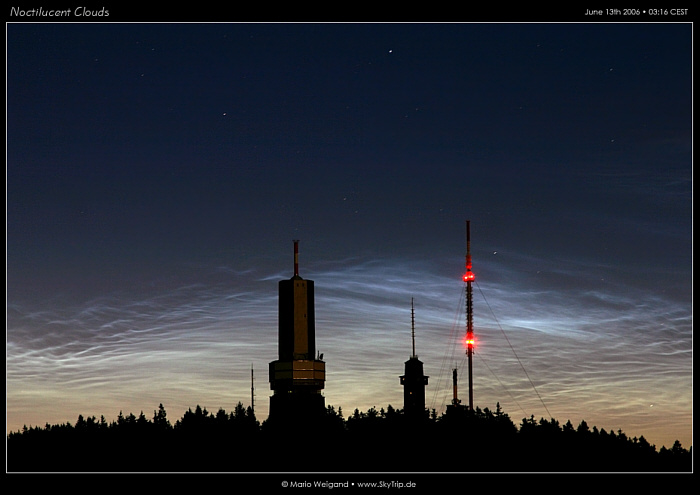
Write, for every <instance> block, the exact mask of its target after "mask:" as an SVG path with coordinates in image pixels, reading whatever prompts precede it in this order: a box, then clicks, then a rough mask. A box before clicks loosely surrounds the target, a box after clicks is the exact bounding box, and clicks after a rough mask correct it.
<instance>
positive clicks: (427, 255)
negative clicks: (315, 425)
mask: <svg viewBox="0 0 700 495" xmlns="http://www.w3.org/2000/svg"><path fill="white" fill-rule="evenodd" d="M691 46H692V25H691V24H662V23H658V24H608V23H605V24H568V23H567V24H498V23H489V24H471V23H440V24H430V23H427V24H411V23H405V24H404V23H401V24H383V23H371V24H364V23H357V24H336V23H334V24H305V23H298V24H266V23H258V24H245V23H210V24H188V23H183V24H149V23H136V24H129V23H126V24H117V23H115V24H70V23H66V24H51V23H47V24H44V23H36V24H34V23H18V24H14V23H10V24H8V25H7V342H6V358H7V363H6V372H7V378H6V385H7V392H6V394H7V397H6V404H7V431H8V432H9V431H17V430H19V429H21V428H22V426H23V425H25V424H26V425H28V426H29V425H34V426H43V425H44V424H45V423H49V424H56V423H63V422H67V421H69V422H71V423H74V422H75V420H76V419H77V417H78V415H79V414H82V415H85V416H92V415H95V416H97V417H98V418H99V417H100V416H101V415H104V416H105V418H106V419H107V420H108V421H110V420H113V419H115V418H116V416H117V415H118V413H119V412H120V411H123V412H124V414H128V413H130V412H133V413H134V414H137V415H138V414H139V412H141V411H143V412H144V414H146V416H148V417H151V416H152V413H153V411H154V410H156V409H157V408H158V405H159V404H160V403H162V404H163V405H164V407H165V408H166V410H167V412H168V416H169V418H170V419H171V420H172V421H175V420H176V419H178V418H180V417H182V414H183V413H184V412H185V411H186V410H187V409H188V408H190V407H192V408H194V407H195V406H196V405H201V406H202V407H206V408H207V409H208V410H209V411H212V412H215V411H216V410H218V409H219V408H223V409H225V410H226V411H232V410H233V409H234V407H235V405H236V404H237V403H238V402H239V401H240V402H242V403H243V404H244V405H245V406H248V405H251V401H252V400H253V398H252V397H251V384H252V386H253V387H254V406H255V412H256V415H257V417H258V419H259V420H261V421H262V420H264V419H265V418H266V417H267V411H268V405H269V396H270V395H271V391H270V389H269V382H268V369H267V367H268V363H269V362H271V361H274V360H275V359H277V282H278V281H279V280H281V279H284V278H290V277H291V276H292V275H293V242H292V241H293V240H294V239H299V240H300V243H299V249H300V275H301V276H302V277H303V278H307V279H310V280H314V282H315V288H316V291H315V292H316V301H315V303H316V342H317V348H318V349H319V351H320V352H322V353H323V354H324V360H325V361H326V363H327V381H326V387H325V390H324V395H325V398H326V404H327V405H332V406H334V407H335V408H336V409H338V408H342V412H343V414H344V416H345V417H347V416H349V415H350V414H352V412H353V411H354V410H355V409H356V408H357V409H360V410H361V411H366V410H367V409H369V408H370V407H376V408H377V409H380V408H382V407H384V408H386V406H387V405H392V406H393V407H396V408H402V407H403V391H402V388H401V385H400V383H399V375H401V374H402V373H403V366H404V362H405V361H406V360H407V359H408V357H409V356H410V355H411V352H412V348H411V299H412V298H413V299H414V304H415V335H416V353H417V355H418V357H419V358H420V359H421V361H423V363H424V367H425V373H426V374H427V375H429V376H430V381H429V385H428V387H427V390H426V402H427V403H426V406H427V407H429V408H430V409H435V410H436V412H437V413H438V414H440V413H441V412H442V411H444V408H445V406H446V405H447V404H449V403H450V401H451V399H452V382H451V380H452V369H453V368H457V369H458V372H459V376H460V382H459V394H460V396H461V398H463V399H464V398H465V397H466V393H467V389H466V383H467V380H466V368H465V352H464V348H463V347H462V345H461V341H462V339H463V336H464V331H465V315H464V283H463V282H462V280H461V276H462V273H463V270H464V261H465V259H464V256H465V249H466V247H465V221H466V220H470V222H471V251H472V253H471V254H472V259H473V269H474V272H475V274H476V283H475V284H474V286H473V287H474V330H475V336H476V353H475V358H474V403H475V406H479V407H481V408H482V409H483V408H486V407H488V408H489V409H491V410H494V409H495V408H496V403H500V405H501V407H502V408H503V409H504V411H505V412H506V413H508V414H509V415H510V416H511V418H512V419H513V420H514V422H515V423H516V424H519V423H520V420H521V418H524V417H530V416H531V415H534V417H535V418H536V419H539V418H540V417H545V418H549V417H553V418H555V419H557V420H559V421H560V423H562V424H563V423H565V422H566V421H567V420H571V422H572V423H573V424H575V425H577V424H578V423H580V421H581V420H585V421H586V422H587V423H588V424H589V426H593V425H595V426H597V427H598V428H605V429H606V430H614V431H618V429H621V430H622V431H623V432H625V433H626V434H627V435H628V436H629V437H633V436H637V437H640V436H644V437H645V438H646V439H647V440H648V441H649V442H650V443H652V444H655V445H656V446H657V448H660V447H661V446H667V447H669V448H670V447H671V446H672V444H673V442H674V441H675V440H676V439H678V440H680V441H681V444H682V445H683V446H684V447H685V448H689V447H690V446H691V445H692V275H691V266H692V254H691V252H692V251H691V249H692V214H691V208H692V138H691V133H692V111H691V108H692V52H691Z"/></svg>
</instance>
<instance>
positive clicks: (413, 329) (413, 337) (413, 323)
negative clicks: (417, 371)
mask: <svg viewBox="0 0 700 495" xmlns="http://www.w3.org/2000/svg"><path fill="white" fill-rule="evenodd" d="M411 343H412V345H413V354H412V355H411V357H416V317H415V314H414V313H413V298H411Z"/></svg>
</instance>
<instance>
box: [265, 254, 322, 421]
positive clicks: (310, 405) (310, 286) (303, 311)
mask: <svg viewBox="0 0 700 495" xmlns="http://www.w3.org/2000/svg"><path fill="white" fill-rule="evenodd" d="M278 347H279V349H278V350H279V359H278V360H277V361H272V362H271V363H270V388H271V389H272V390H273V391H274V394H273V395H272V396H271V397H270V418H283V417H291V418H298V417H304V418H312V417H314V416H315V415H316V414H321V413H323V412H324V410H325V399H324V397H323V395H321V390H323V387H324V384H325V380H326V363H325V362H324V361H322V360H321V357H322V356H321V355H319V356H318V357H317V356H315V354H316V328H315V313H314V283H313V281H312V280H304V279H303V278H301V277H300V276H299V241H294V276H293V277H292V278H291V279H289V280H280V282H279V343H278Z"/></svg>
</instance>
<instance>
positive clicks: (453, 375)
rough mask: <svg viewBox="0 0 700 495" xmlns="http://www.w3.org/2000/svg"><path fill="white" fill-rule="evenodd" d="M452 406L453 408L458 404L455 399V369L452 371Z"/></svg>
mask: <svg viewBox="0 0 700 495" xmlns="http://www.w3.org/2000/svg"><path fill="white" fill-rule="evenodd" d="M452 404H454V405H455V406H456V405H457V404H459V399H458V398H457V368H454V369H453V370H452Z"/></svg>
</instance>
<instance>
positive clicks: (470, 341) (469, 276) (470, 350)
mask: <svg viewBox="0 0 700 495" xmlns="http://www.w3.org/2000/svg"><path fill="white" fill-rule="evenodd" d="M469 235H470V234H469V220H467V261H466V272H465V273H464V282H465V283H466V292H467V296H466V300H467V338H466V341H465V343H466V344H467V360H468V364H469V410H470V411H473V410H474V387H473V382H472V355H473V354H474V326H473V321H472V282H473V281H474V273H473V272H472V256H471V246H470V238H469Z"/></svg>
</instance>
